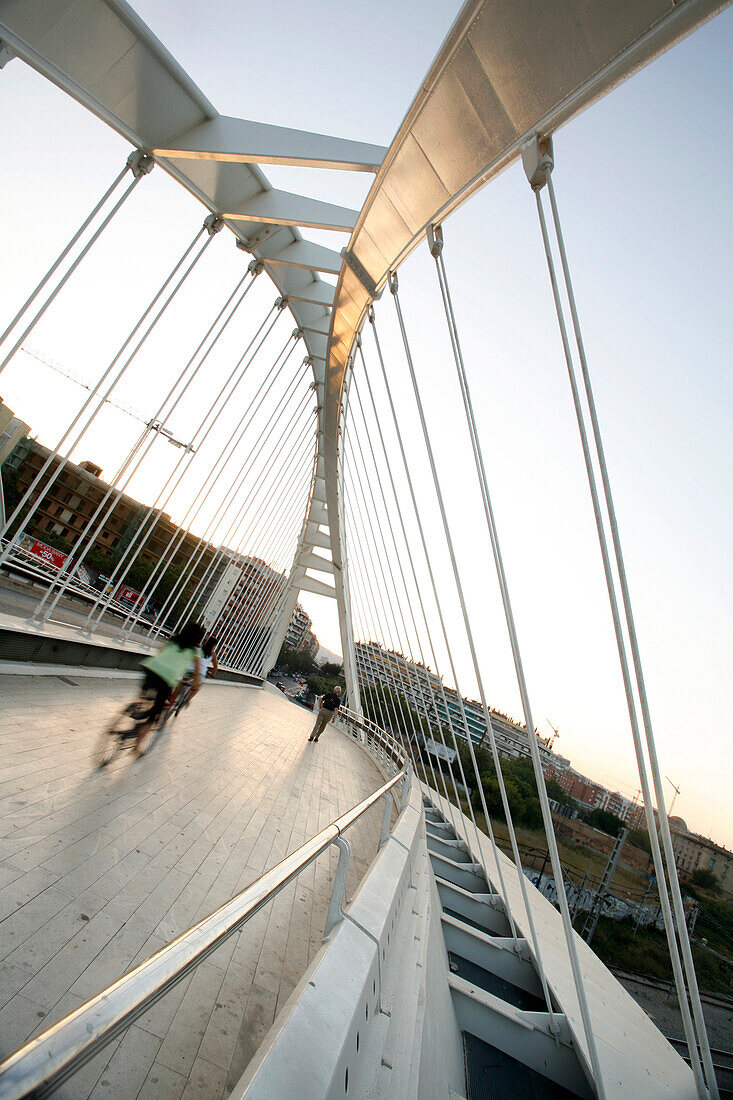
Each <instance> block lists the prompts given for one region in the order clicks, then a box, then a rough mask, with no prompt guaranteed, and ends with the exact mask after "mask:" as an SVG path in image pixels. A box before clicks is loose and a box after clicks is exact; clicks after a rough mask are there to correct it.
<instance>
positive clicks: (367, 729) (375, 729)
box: [336, 706, 408, 767]
mask: <svg viewBox="0 0 733 1100" xmlns="http://www.w3.org/2000/svg"><path fill="white" fill-rule="evenodd" d="M336 719H337V720H338V721H339V722H346V723H348V724H349V725H351V726H355V727H356V728H357V729H359V730H363V731H364V733H365V734H367V735H369V736H370V737H371V738H372V739H374V740H376V741H378V742H379V744H380V745H381V747H382V749H383V750H384V752H385V753H388V754H389V756H390V758H391V760H392V762H393V763H395V764H397V765H398V766H399V767H405V765H406V764H407V762H408V761H407V754H406V753H405V750H404V749H403V747H402V745H400V743H399V741H397V739H396V738H394V737H392V735H391V734H389V733H386V732H385V730H383V729H382V728H381V726H378V725H377V724H376V722H372V720H371V718H366V717H365V716H364V715H362V714H357V713H356V711H353V710H349V708H348V707H345V706H340V707H339V709H338V710H337V712H336ZM365 742H366V743H367V745H368V739H367V738H366V737H365Z"/></svg>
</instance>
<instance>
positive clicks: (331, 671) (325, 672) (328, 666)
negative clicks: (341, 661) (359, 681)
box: [321, 661, 343, 676]
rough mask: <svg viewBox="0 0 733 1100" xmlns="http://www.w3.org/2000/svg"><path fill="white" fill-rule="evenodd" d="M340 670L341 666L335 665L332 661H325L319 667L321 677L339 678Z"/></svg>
mask: <svg viewBox="0 0 733 1100" xmlns="http://www.w3.org/2000/svg"><path fill="white" fill-rule="evenodd" d="M342 668H343V666H342V665H337V664H335V663H334V662H333V661H326V662H325V664H322V665H321V676H340V675H341V670H342Z"/></svg>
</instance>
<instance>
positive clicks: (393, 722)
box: [360, 684, 432, 737]
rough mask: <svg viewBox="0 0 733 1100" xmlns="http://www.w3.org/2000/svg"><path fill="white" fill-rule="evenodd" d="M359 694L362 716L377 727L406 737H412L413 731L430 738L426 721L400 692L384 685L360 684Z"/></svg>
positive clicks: (430, 734) (430, 733)
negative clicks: (386, 727)
mask: <svg viewBox="0 0 733 1100" xmlns="http://www.w3.org/2000/svg"><path fill="white" fill-rule="evenodd" d="M360 694H361V705H362V708H363V710H364V714H365V715H366V716H367V718H369V719H371V721H372V722H376V723H377V725H378V726H384V725H385V724H386V725H387V726H389V727H390V728H391V729H393V730H401V731H402V732H403V733H405V735H406V736H408V737H412V734H413V730H415V731H416V732H419V733H420V734H422V735H423V736H424V737H431V736H432V732H431V730H430V725H429V723H428V721H427V719H426V718H422V717H421V716H420V715H419V714H418V713H417V711H416V710H414V709H413V708H412V707H411V706H410V704H409V703H408V701H407V699H406V698H405V696H404V695H402V694H401V693H400V692H398V691H393V690H392V688H388V687H387V686H386V684H362V685H361V687H360Z"/></svg>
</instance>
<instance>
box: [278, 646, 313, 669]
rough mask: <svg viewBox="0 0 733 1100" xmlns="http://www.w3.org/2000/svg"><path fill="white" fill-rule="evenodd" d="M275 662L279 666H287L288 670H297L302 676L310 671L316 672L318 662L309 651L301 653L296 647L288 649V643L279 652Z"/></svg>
mask: <svg viewBox="0 0 733 1100" xmlns="http://www.w3.org/2000/svg"><path fill="white" fill-rule="evenodd" d="M275 663H276V664H277V665H278V667H279V668H286V669H287V670H288V672H297V673H299V674H300V675H302V676H305V675H306V674H307V673H308V672H314V671H315V670H316V668H317V666H316V662H315V661H314V660H313V658H312V657H311V655H310V654H309V653H300V652H298V651H297V650H295V649H288V647H287V646H286V645H284V646H283V647H282V649H281V650H280V652H279V653H278V656H277V661H276V662H275Z"/></svg>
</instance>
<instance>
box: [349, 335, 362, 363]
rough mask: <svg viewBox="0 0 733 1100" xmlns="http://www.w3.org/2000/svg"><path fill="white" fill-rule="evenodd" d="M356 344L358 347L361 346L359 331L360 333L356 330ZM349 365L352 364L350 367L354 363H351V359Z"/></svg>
mask: <svg viewBox="0 0 733 1100" xmlns="http://www.w3.org/2000/svg"><path fill="white" fill-rule="evenodd" d="M356 346H357V347H358V348H360V347H361V333H360V332H357V334H356ZM351 365H352V367H353V365H354V363H353V360H352V363H351Z"/></svg>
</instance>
